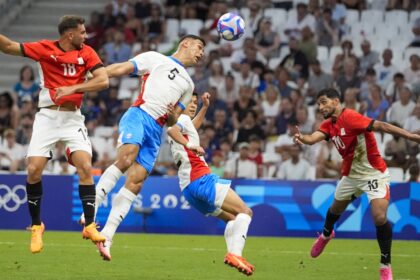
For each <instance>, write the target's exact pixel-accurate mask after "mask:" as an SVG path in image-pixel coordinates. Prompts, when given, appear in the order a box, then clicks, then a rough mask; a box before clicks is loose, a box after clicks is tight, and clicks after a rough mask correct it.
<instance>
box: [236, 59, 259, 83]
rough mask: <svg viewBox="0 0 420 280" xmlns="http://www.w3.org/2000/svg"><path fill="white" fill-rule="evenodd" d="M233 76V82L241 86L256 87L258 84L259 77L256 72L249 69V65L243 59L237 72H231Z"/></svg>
mask: <svg viewBox="0 0 420 280" xmlns="http://www.w3.org/2000/svg"><path fill="white" fill-rule="evenodd" d="M233 75H234V77H235V83H236V84H237V85H238V86H239V87H241V86H249V87H251V88H253V89H256V88H257V87H258V86H259V85H260V78H259V77H258V75H257V74H255V73H254V72H252V71H251V65H250V64H249V63H248V62H246V61H243V62H242V63H241V67H240V70H239V73H236V72H235V73H233Z"/></svg>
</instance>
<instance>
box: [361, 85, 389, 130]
mask: <svg viewBox="0 0 420 280" xmlns="http://www.w3.org/2000/svg"><path fill="white" fill-rule="evenodd" d="M366 102H367V110H366V116H367V117H369V118H371V119H374V120H378V121H382V122H384V121H386V111H387V110H388V108H389V103H388V101H387V100H386V99H385V98H383V97H382V92H381V87H380V86H378V85H377V84H372V85H371V86H370V87H369V98H368V99H367V101H366Z"/></svg>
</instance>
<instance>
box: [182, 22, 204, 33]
mask: <svg viewBox="0 0 420 280" xmlns="http://www.w3.org/2000/svg"><path fill="white" fill-rule="evenodd" d="M203 25H204V24H203V21H201V20H199V19H183V20H181V23H180V25H179V27H180V30H181V31H185V32H186V33H188V34H194V35H199V34H200V29H201V28H202V27H203Z"/></svg>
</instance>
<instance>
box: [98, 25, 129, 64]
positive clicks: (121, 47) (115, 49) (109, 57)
mask: <svg viewBox="0 0 420 280" xmlns="http://www.w3.org/2000/svg"><path fill="white" fill-rule="evenodd" d="M103 48H104V51H105V54H106V61H107V62H108V64H113V63H119V62H124V61H127V60H129V59H130V57H131V47H130V46H129V45H128V44H127V43H125V42H124V35H123V34H122V33H121V32H119V31H115V32H114V33H113V40H112V41H111V42H109V43H106V44H105V45H104V47H103Z"/></svg>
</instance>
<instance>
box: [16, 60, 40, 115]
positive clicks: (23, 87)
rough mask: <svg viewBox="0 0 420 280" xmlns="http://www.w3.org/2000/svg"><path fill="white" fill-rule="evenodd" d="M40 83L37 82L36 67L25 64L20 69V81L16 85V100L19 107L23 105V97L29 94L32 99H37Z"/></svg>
mask: <svg viewBox="0 0 420 280" xmlns="http://www.w3.org/2000/svg"><path fill="white" fill-rule="evenodd" d="M39 89H40V88H39V85H38V83H36V82H35V73H34V69H32V67H31V66H29V65H25V66H23V67H22V68H21V69H20V74H19V82H18V83H16V84H15V86H14V93H15V94H14V97H15V98H14V101H15V102H17V105H18V107H21V106H22V99H23V98H24V97H25V96H29V97H30V98H31V100H36V99H37V97H38V92H39Z"/></svg>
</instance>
